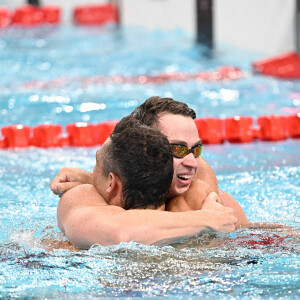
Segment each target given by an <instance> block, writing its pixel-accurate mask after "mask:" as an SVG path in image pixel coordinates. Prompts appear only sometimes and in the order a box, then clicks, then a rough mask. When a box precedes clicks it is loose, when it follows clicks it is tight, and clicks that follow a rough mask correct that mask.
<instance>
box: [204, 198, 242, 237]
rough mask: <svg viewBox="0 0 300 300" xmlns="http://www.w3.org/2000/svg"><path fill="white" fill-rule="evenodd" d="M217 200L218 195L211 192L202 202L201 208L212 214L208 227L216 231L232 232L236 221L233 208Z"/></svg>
mask: <svg viewBox="0 0 300 300" xmlns="http://www.w3.org/2000/svg"><path fill="white" fill-rule="evenodd" d="M219 201H220V199H219V196H218V195H217V194H216V193H215V192H211V193H209V195H208V196H207V197H206V199H205V200H204V202H203V206H202V209H205V210H208V211H210V213H211V215H212V216H211V224H210V228H211V229H212V230H213V231H217V232H233V231H234V230H235V228H236V227H235V224H236V222H237V218H236V217H235V216H234V214H233V209H232V208H230V207H225V206H223V205H222V204H220V203H218V202H219Z"/></svg>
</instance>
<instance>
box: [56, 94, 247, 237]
mask: <svg viewBox="0 0 300 300" xmlns="http://www.w3.org/2000/svg"><path fill="white" fill-rule="evenodd" d="M131 115H132V116H133V117H135V118H136V119H138V120H139V121H141V122H142V123H143V124H145V125H148V126H150V127H152V128H155V129H157V130H159V131H160V132H162V133H163V134H164V135H165V136H166V137H167V138H168V140H169V143H170V144H171V147H172V154H173V165H174V174H173V181H172V183H171V187H170V189H169V193H168V200H167V203H166V204H167V205H166V208H167V210H169V211H188V210H199V209H203V203H204V201H205V199H207V197H208V196H209V195H210V193H212V192H214V193H213V195H214V199H215V200H214V202H210V207H209V208H211V209H214V210H215V211H216V214H217V212H218V214H222V213H223V216H222V217H221V216H220V215H219V217H218V218H211V217H208V218H203V222H204V224H206V226H207V227H208V228H218V229H217V231H228V228H229V227H230V226H232V225H233V223H232V218H231V217H230V216H229V215H230V214H228V210H226V208H228V207H230V208H231V209H232V211H233V213H234V215H235V216H236V217H237V220H238V221H237V222H236V224H235V226H240V225H242V226H248V225H250V224H251V223H250V222H249V221H248V219H247V217H246V215H245V213H244V211H243V209H242V208H241V206H240V205H239V204H238V203H237V201H236V200H235V199H234V198H233V197H232V196H230V195H228V194H227V193H225V192H223V191H221V190H219V188H218V181H217V178H216V175H215V173H214V171H213V170H212V168H211V167H210V165H209V164H208V163H207V162H206V161H205V160H204V159H203V157H202V156H201V151H202V145H201V140H200V139H199V135H198V130H197V127H196V124H195V122H194V119H195V118H196V114H195V112H194V111H193V110H192V109H191V108H189V107H188V106H187V105H186V104H184V103H182V102H178V101H175V100H173V99H171V98H161V97H151V98H149V99H148V100H146V101H145V102H144V103H143V104H142V105H140V106H139V107H137V108H136V109H135V110H134V111H133V112H132V114H131ZM66 179H67V180H68V182H66ZM88 182H90V183H92V182H93V180H92V175H91V173H90V172H87V171H82V170H78V169H75V170H74V169H66V168H65V169H62V170H61V171H60V172H59V173H58V175H57V176H56V177H55V178H54V180H53V181H52V183H51V185H50V188H51V189H52V191H53V192H54V193H56V194H59V193H62V192H65V191H66V190H68V189H69V188H70V186H76V185H78V184H82V183H88ZM216 201H218V202H220V203H222V204H223V205H224V206H221V205H217V204H218V203H216ZM205 208H206V209H207V208H208V207H205ZM148 221H149V219H148ZM130 222H132V219H131V220H130ZM174 226H176V224H174ZM230 228H231V227H230ZM137 241H138V240H137Z"/></svg>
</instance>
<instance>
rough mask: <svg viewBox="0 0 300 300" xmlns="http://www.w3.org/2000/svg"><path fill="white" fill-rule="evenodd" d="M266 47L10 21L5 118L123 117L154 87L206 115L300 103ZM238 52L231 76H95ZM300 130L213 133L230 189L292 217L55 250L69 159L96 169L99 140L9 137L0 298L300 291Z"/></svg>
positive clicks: (2, 75) (2, 66) (219, 167)
mask: <svg viewBox="0 0 300 300" xmlns="http://www.w3.org/2000/svg"><path fill="white" fill-rule="evenodd" d="M260 57H262V55H261V54H253V53H245V52H243V51H241V50H238V49H234V48H231V47H227V46H224V45H222V46H220V48H219V49H218V50H217V51H216V52H215V53H214V55H213V56H211V57H208V56H207V55H206V54H205V50H204V49H202V48H201V47H199V46H197V45H195V43H194V41H193V39H192V38H191V37H189V36H187V35H185V33H183V32H181V31H172V32H162V31H155V32H149V31H146V30H144V29H142V28H123V29H120V28H115V27H113V26H107V27H104V28H80V27H72V26H70V27H67V26H66V27H52V28H50V27H43V28H39V29H26V30H25V29H13V28H10V29H8V30H5V31H1V36H0V127H2V126H5V125H10V124H15V123H22V124H26V125H30V126H36V125H38V124H42V123H44V122H53V123H57V124H62V125H66V124H68V123H74V122H76V121H87V122H91V123H98V122H101V121H105V120H113V119H114V120H119V119H121V118H122V117H123V116H125V115H127V114H129V113H130V112H131V111H132V110H133V109H134V108H135V107H136V106H137V105H139V104H140V103H142V102H143V101H144V100H145V99H146V98H148V97H150V96H153V95H160V96H170V97H173V98H175V99H177V100H182V101H185V102H186V103H188V104H189V105H190V106H191V107H193V108H194V109H195V110H196V112H197V116H198V117H202V116H216V117H229V116H233V115H237V114H239V115H250V116H252V117H254V118H256V117H258V116H260V115H265V114H267V113H278V114H281V115H283V114H291V113H296V112H299V111H300V108H299V107H300V82H299V81H297V80H294V81H288V80H286V81H285V80H277V79H274V78H269V77H262V76H258V75H253V74H252V73H251V69H250V64H251V61H252V60H253V59H256V58H260ZM222 65H230V66H236V67H239V68H241V69H242V70H244V71H245V72H246V76H245V78H243V79H240V80H236V81H225V82H204V81H195V80H191V81H185V82H171V81H170V82H166V83H163V84H153V83H152V84H138V83H135V84H129V83H120V84H117V83H112V82H104V83H97V84H95V83H91V82H90V81H89V80H88V79H90V78H93V77H94V76H98V75H103V76H113V75H123V76H127V77H130V76H135V75H140V74H150V75H155V74H158V73H166V72H187V73H194V72H199V71H202V70H215V69H217V68H218V67H219V66H222ZM299 146H300V142H299V140H296V139H289V140H286V141H280V142H254V143H249V144H229V143H225V144H224V145H206V146H205V147H204V151H203V155H204V157H205V159H206V160H207V161H208V162H209V163H210V164H211V165H212V167H213V169H214V170H215V172H216V174H217V176H218V180H219V185H220V188H222V189H223V190H225V191H227V192H228V193H230V194H231V195H233V196H234V197H235V198H236V199H237V200H238V201H239V203H240V204H241V205H242V207H243V209H244V210H245V212H246V214H247V216H248V218H249V219H250V220H252V221H255V222H269V223H281V224H285V225H288V226H291V227H292V228H293V229H292V230H291V231H289V232H287V231H284V230H262V229H260V230H259V229H256V230H238V231H236V232H234V233H232V234H226V235H225V234H217V235H214V236H207V235H205V236H199V237H195V238H192V239H188V240H183V241H180V242H178V243H177V244H173V245H167V246H163V247H157V246H144V245H140V244H137V243H127V244H126V243H122V244H120V245H117V246H111V247H101V246H95V247H93V248H91V249H90V250H88V251H79V252H71V251H69V250H65V249H56V250H53V251H49V250H47V249H46V247H45V244H44V242H45V241H47V240H49V239H52V240H56V241H61V240H64V237H63V236H62V234H61V233H60V232H59V229H58V228H57V225H56V205H57V203H58V198H57V197H56V196H54V195H52V193H51V192H50V191H49V188H48V186H49V183H50V182H51V180H52V178H53V177H54V176H55V174H56V173H57V172H58V170H59V169H60V168H61V167H62V166H68V167H79V168H83V169H87V170H91V169H92V168H93V166H94V163H95V152H96V150H97V148H98V147H90V148H71V147H67V148H49V149H40V148H26V149H9V150H0V178H1V181H0V212H1V219H0V229H1V234H0V298H34V299H39V298H50V299H61V298H68V299H69V298H75V299H86V298H100V297H116V296H117V297H125V298H126V297H128V298H130V297H146V298H147V297H159V296H168V297H170V298H174V297H178V298H183V299H187V298H191V297H200V296H201V297H202V298H203V299H206V298H212V297H214V298H218V299H222V298H224V299H225V298H226V299H239V298H245V299H247V298H249V299H253V298H263V299H265V298H266V299H271V298H274V299H296V298H299V296H300V275H299V274H300V272H299V265H300V247H299V223H300V188H299V187H300V164H299V162H300V151H299V149H300V147H299Z"/></svg>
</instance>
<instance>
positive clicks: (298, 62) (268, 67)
mask: <svg viewBox="0 0 300 300" xmlns="http://www.w3.org/2000/svg"><path fill="white" fill-rule="evenodd" d="M252 68H253V71H254V72H256V73H259V74H263V75H269V76H275V77H279V78H291V79H297V78H300V57H299V55H298V54H297V53H296V52H288V53H284V54H281V55H278V56H275V57H271V58H267V59H262V60H258V61H256V62H253V64H252Z"/></svg>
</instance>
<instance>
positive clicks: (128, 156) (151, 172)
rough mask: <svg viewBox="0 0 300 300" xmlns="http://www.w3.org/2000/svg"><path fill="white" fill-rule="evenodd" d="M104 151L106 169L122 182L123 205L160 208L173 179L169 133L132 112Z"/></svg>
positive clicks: (115, 132)
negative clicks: (161, 131)
mask: <svg viewBox="0 0 300 300" xmlns="http://www.w3.org/2000/svg"><path fill="white" fill-rule="evenodd" d="M110 139H111V141H110V143H108V144H107V145H105V148H104V151H103V155H104V157H103V173H104V176H108V175H109V173H110V172H112V173H114V174H116V175H117V176H118V177H119V178H120V180H121V182H122V198H123V207H124V208H125V209H132V208H157V207H159V206H161V205H162V204H164V203H165V199H166V196H167V194H168V191H169V187H170V185H171V182H172V179H173V156H172V151H171V146H170V144H169V142H168V139H167V138H166V136H165V135H163V134H162V133H160V132H158V131H157V130H155V129H153V128H151V127H149V126H146V125H144V124H142V123H141V122H140V121H138V120H136V119H135V118H133V117H132V116H128V117H125V118H123V119H122V120H121V121H120V122H119V123H118V124H117V125H116V127H115V129H114V131H113V133H112V134H111V136H110Z"/></svg>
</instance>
